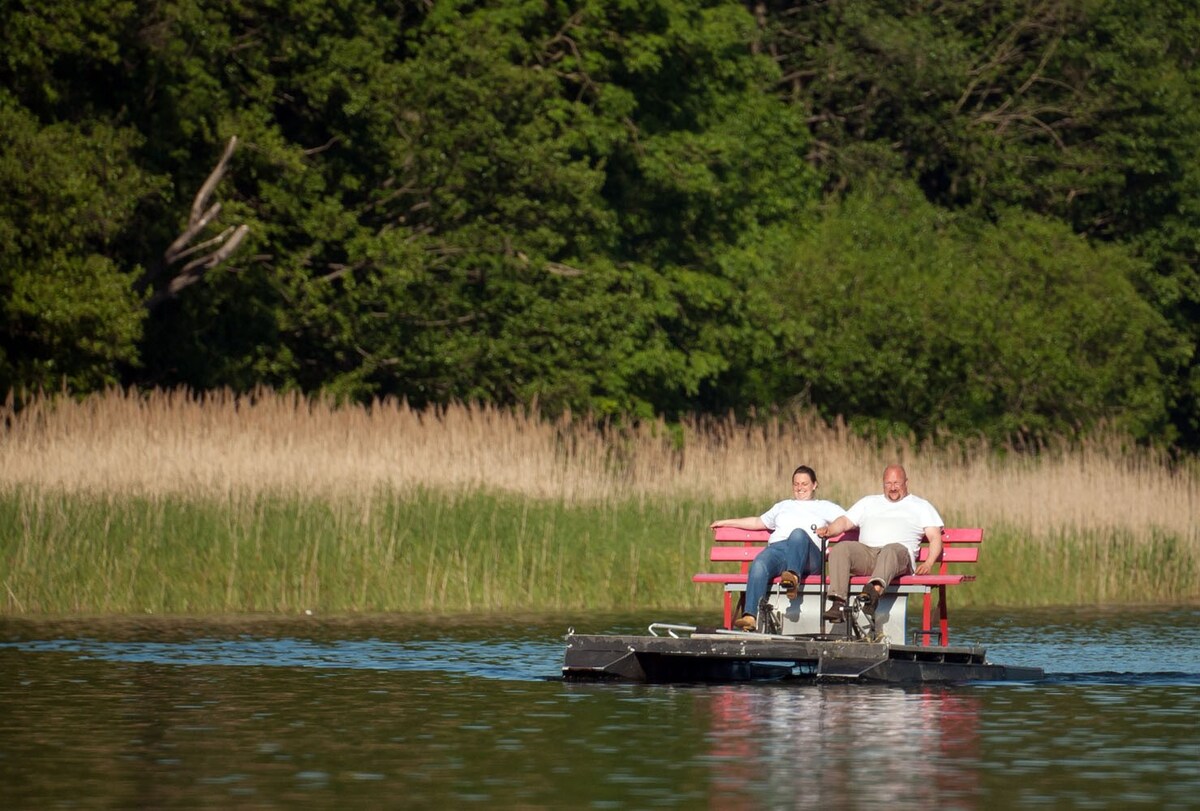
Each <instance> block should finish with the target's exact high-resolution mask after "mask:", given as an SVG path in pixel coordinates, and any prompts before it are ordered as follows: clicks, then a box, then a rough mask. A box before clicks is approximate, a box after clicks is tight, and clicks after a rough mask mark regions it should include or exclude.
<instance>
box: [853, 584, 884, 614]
mask: <svg viewBox="0 0 1200 811" xmlns="http://www.w3.org/2000/svg"><path fill="white" fill-rule="evenodd" d="M882 595H883V592H882V591H880V590H878V589H876V588H875V584H874V583H868V584H867V585H866V586H864V587H863V592H862V596H861V597H859V599H860V600H861V601H862V604H863V613H865V614H866V615H867V616H868V617H874V616H875V609H876V608H878V607H879V598H880V597H881V596H882Z"/></svg>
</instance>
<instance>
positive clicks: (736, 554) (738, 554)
mask: <svg viewBox="0 0 1200 811" xmlns="http://www.w3.org/2000/svg"><path fill="white" fill-rule="evenodd" d="M764 549H766V547H765V546H714V547H713V548H712V551H711V552H710V553H709V558H708V559H709V560H713V561H718V562H726V563H728V562H733V563H743V562H748V561H751V560H754V559H755V558H756V557H758V553H759V552H761V551H762V550H764ZM928 557H929V549H928V548H926V547H924V546H922V547H921V553H920V557H919V560H925V559H926V558H928ZM942 560H943V561H944V562H946V563H976V562H978V561H979V547H976V546H968V547H961V546H958V547H956V546H943V547H942Z"/></svg>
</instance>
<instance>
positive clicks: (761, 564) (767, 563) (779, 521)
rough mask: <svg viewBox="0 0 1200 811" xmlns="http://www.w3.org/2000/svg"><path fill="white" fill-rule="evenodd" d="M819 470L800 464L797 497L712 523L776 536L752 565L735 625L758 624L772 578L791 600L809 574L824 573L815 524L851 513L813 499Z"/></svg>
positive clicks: (795, 477) (794, 490) (794, 489)
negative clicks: (757, 616) (758, 512)
mask: <svg viewBox="0 0 1200 811" xmlns="http://www.w3.org/2000/svg"><path fill="white" fill-rule="evenodd" d="M816 492H817V474H816V471H814V470H813V469H812V468H811V467H809V466H808V465H800V467H798V468H796V470H795V472H794V473H792V496H793V497H792V498H790V499H787V500H785V501H780V502H779V503H778V504H776V505H775V506H773V507H772V508H771V509H769V510H767V511H766V512H765V513H763V514H762V515H751V516H747V517H745V518H722V519H721V520H719V521H713V522H712V524H710V525H709V527H710V528H711V529H716V528H717V527H733V528H735V529H769V530H771V537H770V538H769V539H768V541H767V547H766V549H764V550H762V551H761V552H759V553H758V557H756V558H755V559H754V562H753V563H751V564H750V574H749V576H748V577H747V580H746V602H745V605H744V610H745V613H744V614H742V616H741V617H739V618H738V619H736V620H734V622H733V626H734V627H735V628H740V629H741V630H743V631H753V630H755V629H756V628H757V627H758V621H757V620H756V619H755V614H757V612H758V603H759V600H761V599H762V597H763V595H764V594H766V593H767V589H769V588H770V587H771V581H772V580H774V579H775V578H776V577H778V578H779V584H780V585H781V586H783V589H784V593H785V594H786V595H787V598H788V599H789V600H794V599H796V596H797V595H798V594H799V593H800V583H801V582H802V581H803V580H804V578H805V577H807V576H808V575H810V574H816V573H818V572H820V571H821V568H822V566H821V564H822V561H821V548H820V547H819V546H817V543H816V540H815V539H814V537H813V536H812V534H811V532H810V528H811V527H813V526H818V527H823V526H826V525H827V524H829V523H830V522H831V521H835V520H837V519H838V518H840V517H842V516H844V515H845V514H846V511H845V510H843V509H842V508H841V507H840V506H838V505H837V504H834V503H833V502H832V501H822V500H820V499H816V498H814V496H815V495H816Z"/></svg>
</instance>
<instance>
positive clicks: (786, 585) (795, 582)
mask: <svg viewBox="0 0 1200 811" xmlns="http://www.w3.org/2000/svg"><path fill="white" fill-rule="evenodd" d="M779 585H780V587H781V588H782V589H783V593H784V595H786V596H787V598H788V599H789V600H794V599H796V598H797V597H798V596H800V575H798V574H796V573H795V572H793V571H791V570H788V571H786V572H784V573H783V574H781V575H779Z"/></svg>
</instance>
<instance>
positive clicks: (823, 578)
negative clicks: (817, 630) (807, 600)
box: [812, 524, 829, 636]
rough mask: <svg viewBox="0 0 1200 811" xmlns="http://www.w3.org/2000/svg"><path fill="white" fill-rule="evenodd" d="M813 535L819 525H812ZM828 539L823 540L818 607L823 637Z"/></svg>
mask: <svg viewBox="0 0 1200 811" xmlns="http://www.w3.org/2000/svg"><path fill="white" fill-rule="evenodd" d="M812 532H813V535H816V534H817V525H816V524H813V525H812ZM828 542H829V540H828V539H827V538H821V604H820V605H819V606H817V614H818V615H820V617H821V636H825V581H826V580H827V579H828V571H827V569H828V565H827V564H826V563H825V545H826V544H827V543H828Z"/></svg>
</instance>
